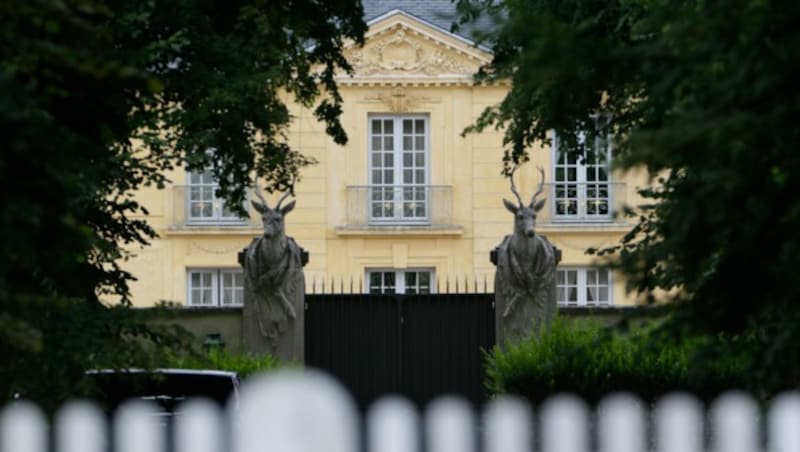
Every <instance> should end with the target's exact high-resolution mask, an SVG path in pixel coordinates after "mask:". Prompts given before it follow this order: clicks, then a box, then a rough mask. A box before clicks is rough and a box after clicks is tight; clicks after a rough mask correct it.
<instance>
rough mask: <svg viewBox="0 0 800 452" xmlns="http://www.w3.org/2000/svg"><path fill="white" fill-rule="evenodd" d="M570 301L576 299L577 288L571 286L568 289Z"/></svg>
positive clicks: (575, 300)
mask: <svg viewBox="0 0 800 452" xmlns="http://www.w3.org/2000/svg"><path fill="white" fill-rule="evenodd" d="M568 301H570V302H577V301H578V288H576V287H572V288H570V289H569V299H568Z"/></svg>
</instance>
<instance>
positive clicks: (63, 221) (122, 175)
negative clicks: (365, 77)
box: [0, 0, 366, 403]
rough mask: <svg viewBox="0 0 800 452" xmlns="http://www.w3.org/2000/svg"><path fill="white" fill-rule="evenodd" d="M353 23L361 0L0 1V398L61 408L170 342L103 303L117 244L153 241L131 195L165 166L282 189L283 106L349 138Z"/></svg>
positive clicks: (286, 152) (124, 289) (121, 254)
mask: <svg viewBox="0 0 800 452" xmlns="http://www.w3.org/2000/svg"><path fill="white" fill-rule="evenodd" d="M362 16H363V11H362V7H361V3H360V1H359V0H292V1H261V0H234V1H210V0H146V1H134V2H131V1H123V0H32V1H28V2H3V3H2V5H0V19H2V23H3V27H2V30H1V31H0V60H1V61H2V65H0V128H1V130H2V132H3V136H4V137H5V143H4V150H3V152H2V153H0V177H1V178H2V180H3V181H4V184H3V190H2V191H0V249H3V250H4V256H3V259H0V382H2V383H0V393H2V394H4V395H5V396H9V395H10V394H11V393H12V392H16V391H19V392H22V393H23V394H26V395H29V396H33V397H36V396H46V397H47V398H48V401H49V402H51V403H55V402H57V401H58V400H60V398H62V397H64V396H65V395H66V394H67V393H68V392H69V387H70V385H71V384H72V381H74V380H75V379H76V378H77V377H80V375H81V374H82V372H83V370H84V369H86V368H90V367H92V366H95V365H120V366H125V365H130V363H131V362H132V361H133V360H134V355H136V353H135V352H134V351H136V350H139V351H146V350H144V348H143V347H144V346H143V345H142V344H145V343H154V342H158V341H161V340H164V337H165V336H163V335H161V336H159V335H158V334H156V333H154V331H153V330H152V329H149V328H146V327H145V326H144V324H142V323H141V322H137V321H130V322H125V321H123V320H124V319H130V316H129V315H128V314H125V313H124V311H125V310H124V309H122V308H119V309H117V308H115V309H108V308H106V307H104V306H102V304H101V303H100V299H101V298H102V297H104V296H118V297H120V298H121V300H122V302H123V307H124V306H125V304H127V303H129V291H128V284H127V283H128V281H130V280H131V279H132V275H130V274H129V273H127V272H125V271H123V270H122V269H121V267H120V266H119V264H120V261H121V260H124V259H125V258H126V253H125V251H124V250H125V249H126V247H131V246H133V245H137V244H145V243H146V242H147V241H148V240H149V239H151V238H153V237H154V235H155V233H154V231H153V230H152V229H151V228H150V227H149V226H148V225H147V224H146V223H145V222H144V221H143V220H141V214H144V213H146V211H145V209H144V208H143V207H142V206H140V205H139V204H138V203H137V202H136V200H135V199H134V197H133V193H134V192H135V190H137V189H138V188H141V187H143V186H148V185H156V186H163V184H164V183H165V182H167V181H166V178H165V171H166V170H168V169H170V168H173V167H175V166H186V167H187V168H188V169H198V168H205V167H211V168H212V171H213V174H214V176H215V177H216V178H217V180H219V181H220V190H221V195H223V196H225V197H226V198H227V199H228V200H229V201H230V202H231V205H242V202H241V201H242V200H243V199H244V195H245V190H246V188H247V187H248V186H249V185H250V184H251V183H252V182H251V180H250V176H251V174H255V175H256V176H258V177H260V178H261V179H262V180H266V181H267V183H268V185H267V187H266V188H267V189H268V190H276V189H277V190H286V189H290V188H291V187H290V184H291V181H292V180H293V179H294V178H295V177H296V175H297V172H298V169H299V168H301V167H302V166H304V165H306V164H308V163H310V162H309V160H308V159H307V158H305V157H303V156H302V155H301V154H300V153H299V152H298V151H297V150H296V149H292V148H290V147H289V146H288V145H287V144H286V140H285V137H284V132H285V130H286V127H287V126H288V124H289V123H290V121H291V117H290V114H289V111H288V109H287V106H286V101H288V100H290V99H292V100H294V101H296V102H298V103H299V104H301V105H304V106H306V107H309V108H314V112H315V114H316V116H317V118H319V119H320V120H321V121H322V122H324V123H325V124H326V127H327V132H328V133H329V135H331V136H332V138H333V140H334V141H335V142H337V143H345V142H346V139H347V137H346V135H345V133H344V130H343V129H342V127H341V125H340V123H339V115H340V113H341V98H340V96H339V94H338V91H337V89H336V84H335V81H334V73H335V72H336V71H340V70H349V69H350V68H349V66H348V64H347V61H346V60H345V59H344V58H343V56H342V54H341V49H342V45H343V44H344V42H345V40H348V39H349V40H353V41H356V42H362V40H363V33H364V31H365V30H366V24H365V23H364V22H363V18H362ZM120 309H121V310H120Z"/></svg>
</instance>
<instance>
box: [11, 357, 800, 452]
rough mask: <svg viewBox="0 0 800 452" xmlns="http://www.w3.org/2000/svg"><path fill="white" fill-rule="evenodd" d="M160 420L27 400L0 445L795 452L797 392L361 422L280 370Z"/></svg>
mask: <svg viewBox="0 0 800 452" xmlns="http://www.w3.org/2000/svg"><path fill="white" fill-rule="evenodd" d="M176 413H177V414H176V415H174V416H171V417H169V419H171V420H172V422H167V423H165V422H164V419H165V416H163V415H159V412H158V411H157V410H156V408H155V406H154V405H149V404H147V403H146V402H143V401H131V402H129V403H128V404H126V405H123V406H122V407H121V408H120V409H119V410H118V411H117V412H116V413H115V414H114V415H113V419H112V422H111V424H110V427H111V428H108V427H107V420H106V417H105V415H104V414H103V413H102V412H101V411H100V410H98V409H97V407H96V406H94V405H93V404H91V403H85V402H73V403H70V404H67V405H66V406H64V407H63V408H62V409H61V410H60V411H59V412H58V413H56V415H55V417H54V418H53V419H54V421H53V425H52V428H50V427H49V425H48V422H47V420H46V417H45V416H44V415H43V413H42V412H41V411H40V410H39V409H38V408H37V407H36V406H35V405H33V404H30V403H26V402H16V403H12V404H9V405H7V406H6V407H5V408H4V409H3V410H2V411H1V412H0V452H49V451H51V450H56V451H58V452H107V451H109V450H113V451H114V452H166V451H174V452H223V451H225V452H262V451H263V452H267V451H270V452H359V451H361V452H534V451H535V452H539V451H541V452H590V451H592V452H594V451H597V452H644V451H650V450H652V451H657V452H701V451H718V452H723V451H724V452H762V451H764V452H766V451H769V452H798V451H800V429H798V426H800V395H798V394H797V393H786V394H783V395H780V396H778V397H777V398H775V399H774V400H773V401H772V402H771V403H770V404H769V405H768V406H767V407H765V408H764V409H762V408H761V407H759V405H758V404H757V403H756V402H755V401H754V400H752V399H751V398H750V397H748V396H747V395H745V394H742V393H729V394H726V395H723V396H722V397H720V398H719V399H718V400H716V402H714V403H713V404H711V406H710V409H709V410H708V411H706V410H704V408H703V407H702V405H701V404H700V403H699V402H698V401H697V400H696V399H695V398H693V397H692V396H691V395H688V394H673V395H668V396H666V397H664V398H663V399H662V400H661V401H659V402H658V403H657V404H656V405H655V406H654V407H652V409H651V407H648V406H646V405H645V404H643V403H642V402H641V401H639V400H638V399H636V398H635V397H633V396H630V395H626V394H617V395H612V396H609V397H608V398H606V399H605V400H603V401H601V403H600V404H599V405H598V406H597V408H596V409H595V410H590V409H589V407H588V406H587V405H586V404H585V403H584V402H582V401H581V400H580V399H578V398H576V397H572V396H566V395H560V396H555V397H553V398H552V399H550V400H548V401H546V402H545V403H544V404H542V405H541V406H537V407H535V409H533V408H532V407H530V406H529V405H528V404H527V403H525V402H524V401H522V400H518V399H514V398H509V397H500V398H497V399H496V400H494V401H492V402H491V403H490V404H489V405H487V406H486V407H485V409H484V410H483V411H482V412H481V413H476V412H475V411H474V409H473V407H471V406H470V405H469V404H467V403H466V402H465V401H463V400H461V399H458V398H452V397H444V398H439V399H436V400H434V401H433V402H431V403H430V404H428V405H427V406H426V407H424V409H423V410H420V411H418V410H417V408H416V407H415V406H414V405H413V404H411V403H410V402H409V401H407V400H406V399H403V398H399V397H396V396H393V397H392V396H390V397H387V398H382V399H381V400H379V401H377V402H376V403H374V404H372V405H371V406H370V408H369V410H368V412H367V414H366V418H365V422H361V417H360V416H361V414H360V413H359V411H358V410H357V409H356V407H355V404H354V403H353V401H352V399H351V397H350V395H349V394H348V393H347V392H346V390H344V389H343V387H342V386H341V385H339V384H338V383H337V382H336V381H335V380H333V379H331V378H330V377H328V376H326V375H323V374H320V373H317V372H314V371H308V372H306V373H301V372H299V371H280V372H275V373H273V374H268V375H265V376H259V377H254V378H252V379H251V380H250V381H247V382H245V386H244V388H243V390H242V394H241V402H240V403H239V404H238V406H234V405H232V404H231V405H230V406H229V407H228V410H227V411H224V412H223V411H221V410H220V409H218V408H217V407H216V406H215V405H212V404H210V403H208V402H204V401H202V400H189V401H186V402H185V403H184V404H183V405H182V406H180V407H179V409H178V410H177V412H176Z"/></svg>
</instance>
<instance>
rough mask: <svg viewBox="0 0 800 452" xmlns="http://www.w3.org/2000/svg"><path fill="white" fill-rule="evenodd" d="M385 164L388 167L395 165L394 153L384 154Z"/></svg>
mask: <svg viewBox="0 0 800 452" xmlns="http://www.w3.org/2000/svg"><path fill="white" fill-rule="evenodd" d="M383 164H384V166H386V168H391V167H393V166H394V154H384V155H383Z"/></svg>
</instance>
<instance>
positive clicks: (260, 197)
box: [253, 180, 269, 208]
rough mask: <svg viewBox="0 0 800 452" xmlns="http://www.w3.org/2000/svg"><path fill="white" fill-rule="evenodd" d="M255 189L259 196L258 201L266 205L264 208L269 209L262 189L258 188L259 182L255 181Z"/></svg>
mask: <svg viewBox="0 0 800 452" xmlns="http://www.w3.org/2000/svg"><path fill="white" fill-rule="evenodd" d="M253 189H254V190H253V191H254V192H255V194H256V196H258V199H259V200H261V204H264V207H266V208H269V205H267V200H266V199H264V195H262V194H261V189H260V188H258V180H254V181H253Z"/></svg>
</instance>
